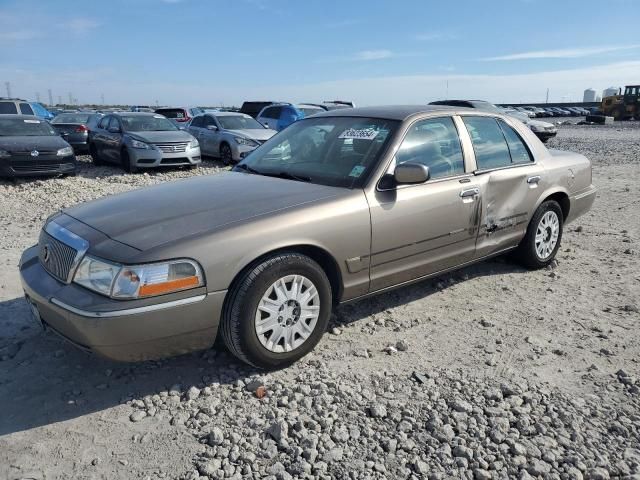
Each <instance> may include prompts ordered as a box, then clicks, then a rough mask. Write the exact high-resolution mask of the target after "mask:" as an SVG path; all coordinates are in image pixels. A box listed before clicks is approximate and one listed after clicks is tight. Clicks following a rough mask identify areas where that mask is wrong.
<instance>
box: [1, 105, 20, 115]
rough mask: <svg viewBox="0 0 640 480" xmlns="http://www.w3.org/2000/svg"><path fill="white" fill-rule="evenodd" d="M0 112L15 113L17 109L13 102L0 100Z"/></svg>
mask: <svg viewBox="0 0 640 480" xmlns="http://www.w3.org/2000/svg"><path fill="white" fill-rule="evenodd" d="M0 113H9V114H17V113H18V109H17V108H16V104H15V103H13V102H0Z"/></svg>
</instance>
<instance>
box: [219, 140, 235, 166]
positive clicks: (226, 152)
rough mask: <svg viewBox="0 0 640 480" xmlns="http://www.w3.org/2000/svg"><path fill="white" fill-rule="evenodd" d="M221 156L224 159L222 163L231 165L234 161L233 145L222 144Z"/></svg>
mask: <svg viewBox="0 0 640 480" xmlns="http://www.w3.org/2000/svg"><path fill="white" fill-rule="evenodd" d="M220 158H221V159H222V163H224V164H225V165H230V164H231V162H233V153H232V152H231V147H230V146H229V144H228V143H223V144H221V145H220Z"/></svg>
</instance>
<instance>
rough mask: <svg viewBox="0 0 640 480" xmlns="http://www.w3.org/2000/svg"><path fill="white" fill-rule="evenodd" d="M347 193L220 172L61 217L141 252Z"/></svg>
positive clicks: (95, 204) (92, 205)
mask: <svg viewBox="0 0 640 480" xmlns="http://www.w3.org/2000/svg"><path fill="white" fill-rule="evenodd" d="M348 192H349V190H347V189H344V188H337V187H328V186H324V185H315V184H310V183H303V182H297V181H293V180H284V179H280V178H273V177H264V176H260V175H251V174H248V173H241V172H225V173H221V174H218V175H203V176H199V177H192V178H189V179H186V180H181V181H175V182H167V183H163V184H160V185H155V186H152V187H147V188H142V189H139V190H133V191H131V192H127V193H122V194H119V195H113V196H110V197H106V198H103V199H99V200H94V201H92V202H88V203H84V204H81V205H78V206H75V207H71V208H68V209H66V210H64V213H65V214H67V215H69V216H70V217H73V218H75V219H76V220H79V221H81V222H82V223H84V224H86V225H89V226H91V227H92V228H94V229H96V230H98V231H100V232H102V233H104V234H105V235H107V236H108V237H110V238H111V239H113V240H116V241H118V242H121V243H124V244H126V245H129V246H131V247H134V248H137V249H138V250H143V251H144V250H148V249H151V248H154V247H158V246H160V245H164V244H168V243H172V242H175V241H176V240H180V239H182V238H187V237H191V236H194V235H199V234H203V233H207V232H215V231H217V230H221V229H223V228H224V227H225V226H230V225H232V224H235V223H238V222H243V221H246V220H249V219H251V218H254V217H259V216H262V215H267V214H270V213H274V212H277V211H280V210H285V209H288V208H292V207H295V206H299V205H303V204H307V203H311V202H316V201H319V200H322V199H328V198H332V197H337V196H339V195H345V194H348Z"/></svg>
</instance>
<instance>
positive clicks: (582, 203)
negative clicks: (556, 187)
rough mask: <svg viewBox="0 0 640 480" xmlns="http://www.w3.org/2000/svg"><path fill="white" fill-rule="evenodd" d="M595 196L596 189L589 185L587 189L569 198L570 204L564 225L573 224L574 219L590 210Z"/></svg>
mask: <svg viewBox="0 0 640 480" xmlns="http://www.w3.org/2000/svg"><path fill="white" fill-rule="evenodd" d="M597 194H598V189H597V188H596V187H595V186H593V185H589V187H588V188H586V189H584V190H583V191H581V192H579V193H577V194H575V195H572V196H571V197H569V200H570V202H571V203H570V209H569V216H568V217H567V218H566V219H565V221H564V223H565V224H567V223H570V222H573V221H574V220H575V219H576V218H578V217H580V216H582V215H584V214H585V213H587V212H588V211H589V210H591V207H592V206H593V202H595V200H596V195H597Z"/></svg>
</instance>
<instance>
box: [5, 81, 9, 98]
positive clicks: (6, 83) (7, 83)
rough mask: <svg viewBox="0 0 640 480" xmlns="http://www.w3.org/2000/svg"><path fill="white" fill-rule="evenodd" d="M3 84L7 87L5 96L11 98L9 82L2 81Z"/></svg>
mask: <svg viewBox="0 0 640 480" xmlns="http://www.w3.org/2000/svg"><path fill="white" fill-rule="evenodd" d="M4 86H5V87H7V97H9V98H11V82H4Z"/></svg>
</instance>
